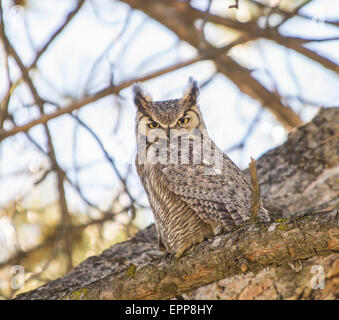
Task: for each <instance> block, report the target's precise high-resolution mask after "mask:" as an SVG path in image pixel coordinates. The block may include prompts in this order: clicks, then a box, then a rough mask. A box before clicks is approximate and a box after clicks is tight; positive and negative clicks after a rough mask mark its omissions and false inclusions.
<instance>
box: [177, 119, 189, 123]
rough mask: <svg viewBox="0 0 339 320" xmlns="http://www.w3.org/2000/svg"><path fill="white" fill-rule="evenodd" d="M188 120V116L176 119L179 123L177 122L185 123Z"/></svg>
mask: <svg viewBox="0 0 339 320" xmlns="http://www.w3.org/2000/svg"><path fill="white" fill-rule="evenodd" d="M189 121H190V119H189V118H181V119H179V120H178V123H179V124H186V123H188V122H189Z"/></svg>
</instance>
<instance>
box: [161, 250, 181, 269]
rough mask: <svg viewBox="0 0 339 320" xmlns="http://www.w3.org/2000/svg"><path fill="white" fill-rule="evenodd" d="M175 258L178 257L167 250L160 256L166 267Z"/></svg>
mask: <svg viewBox="0 0 339 320" xmlns="http://www.w3.org/2000/svg"><path fill="white" fill-rule="evenodd" d="M177 259H178V258H177V257H176V256H175V255H174V254H172V253H170V252H168V251H167V252H166V253H165V254H164V255H163V257H162V262H163V265H164V266H165V267H168V266H169V265H170V264H172V263H173V262H174V261H176V260H177Z"/></svg>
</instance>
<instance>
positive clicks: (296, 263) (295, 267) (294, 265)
mask: <svg viewBox="0 0 339 320" xmlns="http://www.w3.org/2000/svg"><path fill="white" fill-rule="evenodd" d="M288 265H289V266H290V267H291V269H293V270H294V271H295V272H299V271H301V270H302V268H303V265H302V262H301V260H295V261H292V262H288Z"/></svg>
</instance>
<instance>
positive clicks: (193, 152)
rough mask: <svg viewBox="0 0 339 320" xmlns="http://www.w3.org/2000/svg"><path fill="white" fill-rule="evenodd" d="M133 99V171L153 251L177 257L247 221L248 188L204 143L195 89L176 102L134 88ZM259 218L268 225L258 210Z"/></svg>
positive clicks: (235, 170)
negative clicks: (148, 213)
mask: <svg viewBox="0 0 339 320" xmlns="http://www.w3.org/2000/svg"><path fill="white" fill-rule="evenodd" d="M134 94H135V96H134V102H135V104H136V106H137V109H138V111H137V126H136V132H137V140H138V154H137V157H136V168H137V172H138V174H139V176H140V179H141V181H142V184H143V186H144V188H145V191H146V194H147V196H148V199H149V202H150V205H151V207H152V210H153V213H154V218H155V224H156V229H157V232H158V239H159V248H160V249H163V250H165V251H168V252H170V253H172V254H175V255H176V256H177V257H180V256H181V255H182V254H183V253H184V251H185V250H186V249H188V248H189V247H191V246H192V245H194V244H197V243H199V242H201V241H202V240H204V239H205V238H209V237H212V236H214V235H217V234H220V233H222V232H225V231H230V230H232V228H233V227H234V226H237V225H240V224H242V223H244V222H245V221H246V220H248V219H249V218H250V205H251V189H250V186H249V184H248V182H247V181H246V179H245V178H244V176H243V174H242V172H241V171H240V170H239V168H238V167H237V166H236V165H235V164H234V163H233V162H232V161H231V160H230V159H229V158H228V157H227V156H226V155H225V154H223V153H222V151H221V150H220V149H219V148H218V147H217V146H216V145H215V144H214V142H213V141H212V140H211V139H210V138H209V136H208V134H207V132H206V128H205V124H204V121H203V119H202V115H201V112H200V110H199V107H198V105H197V98H198V94H199V89H198V86H197V83H196V82H195V81H193V80H191V81H190V87H189V89H188V91H187V92H186V93H185V95H184V97H183V98H181V99H174V100H167V101H152V99H151V98H150V97H149V96H147V95H146V94H145V93H144V92H143V91H142V90H141V88H140V87H139V86H138V85H135V86H134ZM185 119H187V120H185ZM178 137H179V138H178ZM170 138H172V139H171V140H170ZM173 141H174V142H176V143H173ZM185 143H186V144H185ZM218 155H219V158H218V157H217V156H218ZM172 156H173V158H172ZM213 156H214V157H213ZM145 159H146V160H145ZM259 218H260V219H261V220H264V221H268V220H269V217H268V214H267V211H266V210H265V209H264V208H263V206H262V204H261V206H260V211H259Z"/></svg>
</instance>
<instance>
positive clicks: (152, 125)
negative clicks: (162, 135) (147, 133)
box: [148, 121, 160, 129]
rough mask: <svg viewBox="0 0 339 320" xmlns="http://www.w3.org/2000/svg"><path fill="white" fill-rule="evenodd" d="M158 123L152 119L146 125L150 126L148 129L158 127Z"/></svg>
mask: <svg viewBox="0 0 339 320" xmlns="http://www.w3.org/2000/svg"><path fill="white" fill-rule="evenodd" d="M159 126H160V125H159V123H158V122H155V121H153V122H151V123H150V124H148V127H149V128H150V129H156V128H159Z"/></svg>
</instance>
